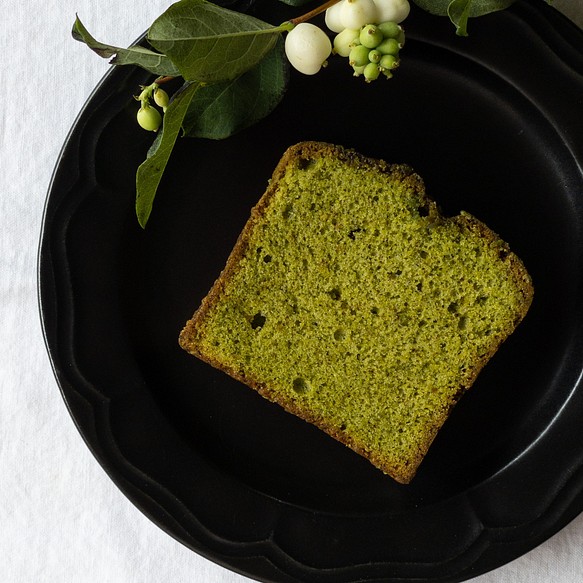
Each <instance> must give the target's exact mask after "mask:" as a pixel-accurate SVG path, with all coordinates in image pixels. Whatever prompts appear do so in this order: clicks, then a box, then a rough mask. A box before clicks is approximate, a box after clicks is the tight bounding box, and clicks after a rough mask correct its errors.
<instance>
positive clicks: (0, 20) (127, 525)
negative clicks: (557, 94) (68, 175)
mask: <svg viewBox="0 0 583 583" xmlns="http://www.w3.org/2000/svg"><path fill="white" fill-rule="evenodd" d="M170 3H171V2H170V1H169V0H147V1H143V0H141V1H138V0H124V1H123V2H121V1H113V0H100V1H96V0H44V1H42V2H41V1H38V0H36V1H33V0H3V8H2V11H1V13H0V48H1V50H0V72H1V83H0V149H1V153H0V164H1V172H0V181H1V187H0V322H1V336H0V581H2V582H6V583H33V582H34V583H41V582H42V583H45V582H46V583H49V582H50V583H159V582H161V581H168V582H172V583H186V582H188V583H192V582H204V583H242V582H244V581H249V580H248V579H247V578H245V577H242V576H240V575H237V574H234V573H232V572H230V571H228V570H226V569H223V568H222V567H219V566H217V565H215V564H214V563H212V562H210V561H208V560H206V559H203V558H202V557H200V556H198V555H196V554H195V553H193V552H191V551H190V550H188V549H186V548H185V547H183V546H182V545H181V544H179V543H177V542H175V541H174V540H173V539H172V538H171V537H169V536H168V535H166V534H165V533H164V532H162V531H161V530H160V529H159V528H158V527H157V526H155V525H154V524H152V523H151V522H150V521H149V520H148V519H147V518H145V517H144V516H143V515H142V514H141V513H140V511H138V510H137V509H136V508H135V507H134V506H133V505H132V504H131V503H130V502H129V501H128V500H127V499H126V498H125V497H124V495H123V494H121V493H120V492H119V491H118V489H117V488H116V487H115V486H114V485H113V483H112V482H111V481H110V479H109V478H108V477H107V476H106V474H105V473H104V471H103V470H102V469H101V467H100V466H99V465H98V464H97V462H96V461H95V460H94V458H93V457H92V455H91V454H90V452H89V450H88V449H87V448H86V446H85V445H84V443H83V440H82V439H81V437H80V436H79V434H78V432H77V429H76V428H75V426H74V424H73V422H72V420H71V419H70V417H69V415H68V412H67V410H66V407H65V405H64V403H63V401H62V399H61V396H60V393H59V390H58V387H57V385H56V381H55V379H54V377H53V373H52V371H51V367H50V364H49V360H48V357H47V355H46V352H45V347H44V343H43V337H42V333H41V326H40V322H39V315H38V308H37V281H36V256H37V245H38V237H39V231H40V225H41V218H42V211H43V205H44V200H45V195H46V192H47V187H48V185H49V182H50V178H51V173H52V171H53V167H54V164H55V161H56V160H57V157H58V154H59V151H60V148H61V146H62V144H63V142H64V140H65V138H66V136H67V133H68V130H69V128H70V127H71V125H72V124H73V122H74V120H75V117H76V116H77V113H78V112H79V110H80V109H81V108H82V106H83V104H84V103H85V101H86V99H87V97H88V96H89V94H90V93H91V91H92V90H93V88H94V87H95V86H96V84H97V83H98V82H99V80H100V79H101V78H102V76H103V75H104V74H105V73H106V71H107V70H108V65H107V63H106V61H104V60H102V59H99V58H98V57H97V56H96V55H94V54H93V53H91V52H90V51H89V50H88V49H86V48H85V47H83V46H82V45H80V44H78V43H75V42H74V41H73V40H72V39H71V36H70V29H71V25H72V23H73V20H74V16H75V13H78V14H79V16H80V17H82V19H83V21H84V23H85V24H86V25H87V27H88V28H89V30H90V31H92V32H93V33H94V35H95V36H96V37H97V38H99V39H100V40H101V39H102V40H105V41H107V42H110V43H112V44H118V45H119V46H126V45H127V44H128V43H129V42H131V41H133V40H134V39H135V38H137V37H138V36H139V35H140V34H141V33H142V32H143V31H144V30H145V29H146V28H147V27H148V25H149V24H150V23H151V22H152V20H153V19H154V18H155V17H156V16H158V15H159V14H160V13H161V12H162V11H163V10H165V9H166V8H167V7H168V6H169V5H170ZM555 6H556V7H557V9H561V10H563V11H564V12H565V14H567V15H568V16H569V17H570V18H572V19H573V20H575V21H576V22H577V23H578V24H579V26H583V1H582V0H563V1H562V2H559V1H558V0H557V1H556V2H555ZM493 40H494V39H493ZM557 89H558V88H557ZM582 576H583V516H580V517H579V518H577V519H576V520H574V521H573V522H572V523H571V524H570V525H569V526H567V527H566V528H565V529H564V530H562V531H561V532H560V533H559V534H557V535H556V536H554V537H553V538H551V539H550V540H549V541H547V542H545V543H544V544H543V545H541V546H540V547H538V548H536V549H535V550H533V551H532V552H530V553H529V554H527V555H526V556H523V557H522V558H519V559H517V560H516V561H514V562H513V563H511V564H508V565H506V566H504V567H502V568H500V569H498V570H496V571H494V572H491V573H488V574H486V575H483V576H481V577H478V578H477V579H475V581H476V583H549V582H553V583H575V582H579V581H581V580H582V578H583V577H582Z"/></svg>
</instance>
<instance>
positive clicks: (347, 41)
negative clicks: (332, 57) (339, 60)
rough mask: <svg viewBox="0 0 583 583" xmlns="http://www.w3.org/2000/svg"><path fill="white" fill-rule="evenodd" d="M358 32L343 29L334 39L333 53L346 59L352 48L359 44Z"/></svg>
mask: <svg viewBox="0 0 583 583" xmlns="http://www.w3.org/2000/svg"><path fill="white" fill-rule="evenodd" d="M359 36H360V31H359V30H353V29H351V28H345V29H344V30H343V31H342V32H340V33H338V34H337V35H336V37H335V38H334V52H335V53H336V54H337V55H340V56H341V57H347V56H348V55H349V54H350V51H351V50H352V47H353V46H354V45H356V44H358V43H359V40H358V39H359Z"/></svg>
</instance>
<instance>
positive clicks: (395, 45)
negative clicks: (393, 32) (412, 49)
mask: <svg viewBox="0 0 583 583" xmlns="http://www.w3.org/2000/svg"><path fill="white" fill-rule="evenodd" d="M400 49H401V47H400V46H399V42H398V41H397V40H396V39H394V38H387V39H385V40H384V41H383V42H382V43H381V44H380V45H379V46H378V47H377V51H380V52H381V53H382V54H383V55H393V56H395V57H396V56H397V55H398V54H399V50H400Z"/></svg>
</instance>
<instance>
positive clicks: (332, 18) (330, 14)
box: [324, 0, 346, 32]
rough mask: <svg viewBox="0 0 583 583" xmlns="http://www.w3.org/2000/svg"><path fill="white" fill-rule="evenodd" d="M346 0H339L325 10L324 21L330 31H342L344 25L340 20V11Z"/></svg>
mask: <svg viewBox="0 0 583 583" xmlns="http://www.w3.org/2000/svg"><path fill="white" fill-rule="evenodd" d="M345 1H346V0H341V1H340V2H337V3H336V4H334V5H333V6H330V8H328V10H326V15H325V18H324V22H326V26H327V27H328V28H329V29H330V30H331V31H332V32H342V31H343V30H344V29H345V28H346V27H345V26H344V25H343V24H342V22H341V21H340V11H341V9H342V5H343V4H344V2H345Z"/></svg>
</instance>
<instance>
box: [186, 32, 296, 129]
mask: <svg viewBox="0 0 583 583" xmlns="http://www.w3.org/2000/svg"><path fill="white" fill-rule="evenodd" d="M283 44H284V43H283V39H280V40H279V42H278V44H277V45H276V47H275V48H274V49H273V50H272V51H271V52H270V53H269V54H268V55H267V56H266V57H265V58H264V59H263V60H262V61H261V62H260V63H259V64H258V65H256V66H255V67H253V69H251V70H250V71H247V72H246V73H243V75H241V76H240V77H237V79H234V80H232V81H223V82H222V83H215V84H214V85H207V86H205V87H202V88H201V89H200V91H198V92H197V93H196V95H195V97H194V99H193V100H192V102H191V104H190V107H189V109H188V112H187V114H186V118H185V120H184V123H183V128H184V132H185V135H187V136H190V137H197V138H210V139H214V140H220V139H223V138H226V137H228V136H230V135H232V134H234V133H235V132H237V131H239V130H242V129H243V128H246V127H248V126H250V125H252V124H253V123H255V122H257V121H259V120H260V119H262V118H263V117H265V116H266V115H268V114H269V113H270V112H271V111H272V110H273V109H274V108H275V107H276V105H277V104H278V103H279V102H280V100H281V98H282V97H283V94H284V92H285V88H286V85H287V81H288V69H289V67H288V61H287V59H286V57H285V52H284V48H283Z"/></svg>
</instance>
